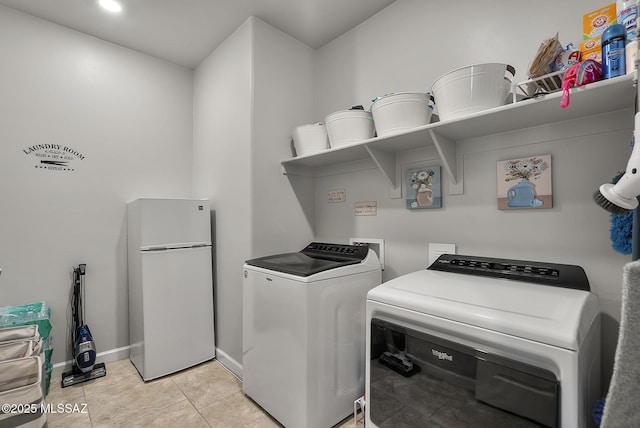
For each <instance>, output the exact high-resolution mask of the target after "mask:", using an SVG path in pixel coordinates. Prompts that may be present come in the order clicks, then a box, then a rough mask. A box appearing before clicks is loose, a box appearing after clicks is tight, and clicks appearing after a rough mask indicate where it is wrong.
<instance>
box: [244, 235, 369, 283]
mask: <svg viewBox="0 0 640 428" xmlns="http://www.w3.org/2000/svg"><path fill="white" fill-rule="evenodd" d="M368 252H369V247H368V246H367V245H344V244H327V243H321V242H312V243H310V244H309V245H307V246H306V247H305V248H304V249H302V250H300V251H299V252H297V253H284V254H275V255H272V256H265V257H259V258H257V259H252V260H247V261H246V263H247V264H248V265H250V266H256V267H261V268H264V269H269V270H273V271H276V272H284V273H288V274H291V275H296V276H310V275H313V274H316V273H319V272H323V271H325V270H329V269H335V268H338V267H342V266H348V265H353V264H357V263H360V262H362V260H364V259H365V257H367V254H368Z"/></svg>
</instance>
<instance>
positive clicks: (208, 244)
mask: <svg viewBox="0 0 640 428" xmlns="http://www.w3.org/2000/svg"><path fill="white" fill-rule="evenodd" d="M210 246H211V244H210V243H208V242H203V243H202V244H193V245H192V246H191V248H202V247H210Z"/></svg>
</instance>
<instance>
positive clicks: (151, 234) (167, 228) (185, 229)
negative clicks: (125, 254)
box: [132, 199, 211, 248]
mask: <svg viewBox="0 0 640 428" xmlns="http://www.w3.org/2000/svg"><path fill="white" fill-rule="evenodd" d="M132 204H133V205H134V209H135V207H136V206H137V211H138V215H139V217H138V222H139V223H138V224H139V228H140V232H139V233H140V247H141V248H145V247H153V246H158V245H168V246H172V245H174V244H188V243H202V242H208V243H210V242H211V222H210V211H209V201H207V200H206V199H137V200H136V201H134V202H133V203H132Z"/></svg>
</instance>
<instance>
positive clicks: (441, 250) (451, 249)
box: [429, 243, 456, 266]
mask: <svg viewBox="0 0 640 428" xmlns="http://www.w3.org/2000/svg"><path fill="white" fill-rule="evenodd" d="M455 253H456V244H433V243H429V266H431V264H432V263H433V262H435V261H436V259H437V258H438V257H440V256H441V255H442V254H455Z"/></svg>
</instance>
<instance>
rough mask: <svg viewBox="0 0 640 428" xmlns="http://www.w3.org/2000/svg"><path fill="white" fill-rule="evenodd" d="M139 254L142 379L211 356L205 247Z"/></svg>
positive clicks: (208, 263)
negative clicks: (140, 270) (141, 305)
mask: <svg viewBox="0 0 640 428" xmlns="http://www.w3.org/2000/svg"><path fill="white" fill-rule="evenodd" d="M207 214H208V212H207ZM141 253H142V255H141V261H142V287H143V290H142V301H143V330H144V332H143V343H142V349H143V351H142V353H143V357H142V359H141V360H142V365H143V367H138V371H139V372H140V374H141V375H142V377H143V379H144V380H150V379H155V378H157V377H160V376H164V375H167V374H169V373H174V372H176V371H179V370H182V369H185V368H187V367H191V366H193V365H196V364H198V363H201V362H204V361H207V360H210V359H212V358H214V356H215V351H214V329H213V281H212V272H211V248H210V247H208V246H207V247H197V248H191V249H180V250H166V251H157V252H141Z"/></svg>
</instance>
